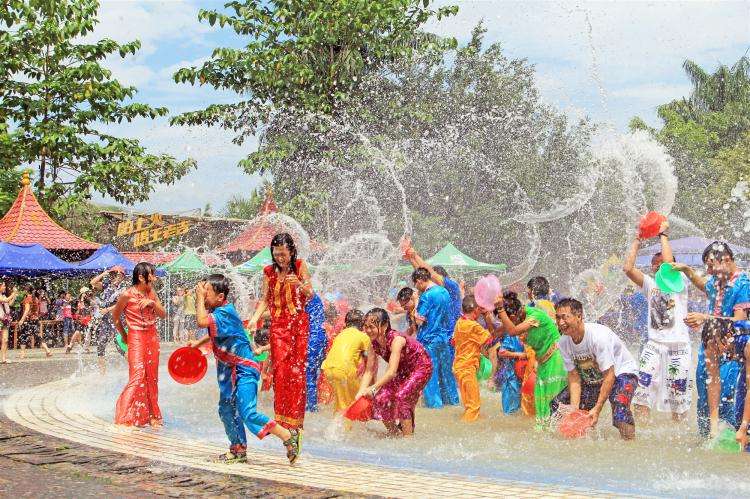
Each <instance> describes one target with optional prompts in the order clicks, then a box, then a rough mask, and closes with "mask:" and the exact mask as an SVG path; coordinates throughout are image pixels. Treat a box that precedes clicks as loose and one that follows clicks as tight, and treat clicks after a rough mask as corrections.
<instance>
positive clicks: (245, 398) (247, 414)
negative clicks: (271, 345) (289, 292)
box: [188, 274, 301, 464]
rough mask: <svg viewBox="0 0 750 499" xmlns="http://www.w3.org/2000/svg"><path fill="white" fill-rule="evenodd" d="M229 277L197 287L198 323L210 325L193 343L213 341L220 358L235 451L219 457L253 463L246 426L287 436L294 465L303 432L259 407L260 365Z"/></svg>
mask: <svg viewBox="0 0 750 499" xmlns="http://www.w3.org/2000/svg"><path fill="white" fill-rule="evenodd" d="M228 295H229V280H228V279H227V278H226V277H224V275H222V274H212V275H211V276H209V278H208V280H206V281H203V282H200V283H198V285H197V286H196V287H195V296H196V321H197V323H198V326H199V327H204V328H208V336H204V337H203V338H201V339H200V340H197V341H195V340H194V341H190V342H188V346H191V347H199V346H201V345H203V344H205V343H208V342H209V341H210V342H211V348H212V349H213V352H214V356H215V357H216V374H217V378H218V381H219V418H220V419H221V422H222V424H223V425H224V431H225V432H226V434H227V438H229V442H230V447H229V451H228V452H227V453H225V454H222V455H221V456H219V457H218V461H220V462H226V463H233V462H245V461H247V438H246V436H245V426H247V427H248V429H249V430H250V431H251V432H252V433H253V434H254V435H256V436H257V437H258V438H259V439H262V438H263V437H265V436H266V435H268V434H269V433H270V434H271V435H274V436H276V437H278V438H279V439H281V441H282V442H283V443H284V446H285V447H286V449H287V453H286V455H287V458H289V463H290V464H294V462H295V461H296V460H297V458H298V457H299V453H300V443H301V442H300V440H301V435H300V432H299V430H296V429H292V430H287V429H286V428H284V427H283V426H281V425H279V424H276V421H274V420H272V419H269V418H268V416H266V415H265V414H261V413H260V412H258V410H257V397H258V382H259V380H260V363H259V362H258V361H257V360H256V358H255V356H254V355H253V350H252V347H251V346H250V340H249V338H248V337H247V334H246V333H245V328H244V327H243V325H242V320H241V319H240V317H239V315H238V314H237V310H236V309H235V308H234V305H232V304H231V303H227V297H228Z"/></svg>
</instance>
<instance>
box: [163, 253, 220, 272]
mask: <svg viewBox="0 0 750 499" xmlns="http://www.w3.org/2000/svg"><path fill="white" fill-rule="evenodd" d="M160 268H161V269H164V270H165V271H166V272H167V273H168V274H181V273H185V272H188V273H189V272H207V271H208V270H209V267H208V265H206V264H205V263H203V260H201V259H200V257H199V256H198V254H197V253H196V252H195V251H192V250H186V251H184V252H183V253H182V254H181V255H180V256H178V257H177V258H175V259H174V260H172V261H171V262H169V263H167V264H165V265H162V266H161V267H160Z"/></svg>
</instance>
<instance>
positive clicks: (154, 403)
mask: <svg viewBox="0 0 750 499" xmlns="http://www.w3.org/2000/svg"><path fill="white" fill-rule="evenodd" d="M155 280H156V269H155V268H154V266H153V265H151V264H150V263H146V262H141V263H139V264H138V265H136V266H135V268H134V269H133V286H132V287H130V288H128V289H127V291H125V292H124V293H122V294H121V295H120V298H119V299H118V300H117V304H116V305H115V309H114V310H113V311H112V317H113V318H114V322H115V328H116V329H117V331H119V332H120V334H121V335H122V339H123V341H125V342H126V343H127V344H128V374H129V377H128V384H127V385H125V388H124V389H123V390H122V393H121V394H120V398H118V399H117V406H116V407H115V424H121V425H126V426H146V425H147V424H148V425H151V426H153V427H159V426H161V425H162V417H161V410H160V409H159V387H158V381H159V335H158V333H157V332H156V318H157V317H160V318H164V317H165V316H166V315H167V314H166V312H165V311H164V307H163V306H162V304H161V302H160V301H159V297H158V296H157V295H156V292H155V291H154V289H153V287H152V283H153V282H154V281H155ZM123 314H125V322H126V323H127V325H128V330H127V333H126V332H125V328H124V327H123V324H122V315H123Z"/></svg>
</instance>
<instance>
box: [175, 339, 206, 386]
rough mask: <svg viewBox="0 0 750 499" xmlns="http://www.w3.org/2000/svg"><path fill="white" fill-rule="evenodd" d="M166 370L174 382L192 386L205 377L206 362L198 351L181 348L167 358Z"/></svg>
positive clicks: (190, 348) (191, 348)
mask: <svg viewBox="0 0 750 499" xmlns="http://www.w3.org/2000/svg"><path fill="white" fill-rule="evenodd" d="M167 370H168V371H169V375H170V376H172V379H174V380H175V381H176V382H178V383H180V384H182V385H192V384H193V383H197V382H198V381H200V380H201V379H203V376H205V375H206V371H207V370H208V361H207V360H206V357H204V356H203V353H202V352H201V351H200V350H199V349H197V348H193V347H182V348H178V349H177V350H175V351H174V352H172V355H170V356H169V362H168V363H167Z"/></svg>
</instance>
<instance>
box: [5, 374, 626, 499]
mask: <svg viewBox="0 0 750 499" xmlns="http://www.w3.org/2000/svg"><path fill="white" fill-rule="evenodd" d="M81 386H82V384H81V383H80V380H79V382H78V383H74V382H72V381H70V380H68V379H64V380H59V381H54V382H51V383H47V384H43V385H39V386H36V387H34V388H30V389H26V390H22V391H18V392H16V393H14V394H12V395H11V396H9V397H8V398H7V399H6V401H5V404H4V405H5V413H6V415H7V417H8V418H9V419H11V420H13V421H15V422H16V423H18V424H20V425H22V426H25V427H27V428H30V429H32V430H34V431H37V432H39V433H43V434H47V435H52V436H55V437H58V438H63V439H66V440H70V441H72V442H76V443H80V444H84V445H88V446H91V447H96V448H100V449H105V450H109V451H114V452H120V453H123V454H128V455H135V456H140V457H144V458H148V459H152V460H154V461H161V462H164V463H169V464H172V465H176V466H186V467H192V468H198V469H202V470H206V471H211V472H216V473H226V474H232V475H239V476H244V477H247V478H256V479H263V480H272V481H277V482H281V483H287V484H295V485H301V486H307V487H317V488H320V489H325V490H332V491H338V492H342V493H349V494H363V495H375V496H388V497H399V498H401V497H403V498H411V497H458V496H460V497H508V496H511V497H605V496H613V494H612V493H608V492H598V491H594V490H588V489H581V488H573V487H562V486H551V485H544V484H533V483H527V482H517V481H512V480H487V479H483V478H473V477H466V476H460V475H450V474H441V473H432V472H424V471H414V470H402V469H392V468H387V467H384V466H375V465H370V464H362V463H355V462H347V461H338V460H333V459H323V458H318V457H315V456H311V455H309V454H305V453H304V452H303V455H302V457H301V458H300V460H299V462H298V463H297V464H296V465H295V466H289V463H288V461H287V459H286V455H285V454H284V453H283V452H282V449H281V448H279V452H278V453H272V452H269V451H264V450H255V449H252V448H249V449H248V463H247V464H231V465H227V464H221V463H212V462H210V461H208V460H207V456H212V455H218V454H220V453H222V452H224V451H225V450H226V449H225V448H224V447H219V446H216V445H211V444H208V443H206V442H201V441H198V440H183V439H179V438H174V437H170V436H166V435H162V434H160V433H159V432H158V431H154V430H148V429H138V428H122V427H118V426H115V425H114V424H112V423H109V422H106V421H104V420H102V419H100V418H98V417H96V416H94V415H93V414H90V413H87V412H85V411H83V410H81V411H75V410H71V409H67V408H65V406H63V405H62V404H61V403H60V402H61V401H62V400H63V399H64V397H75V396H85V394H83V393H81V392H80V391H78V390H77V389H76V388H77V387H81ZM618 496H619V494H618Z"/></svg>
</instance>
